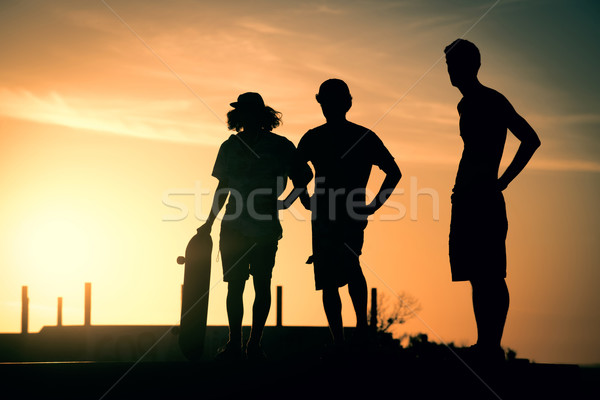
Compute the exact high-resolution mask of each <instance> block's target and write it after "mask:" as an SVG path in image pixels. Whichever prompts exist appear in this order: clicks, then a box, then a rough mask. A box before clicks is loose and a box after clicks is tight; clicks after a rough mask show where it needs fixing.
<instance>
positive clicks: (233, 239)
mask: <svg viewBox="0 0 600 400" xmlns="http://www.w3.org/2000/svg"><path fill="white" fill-rule="evenodd" d="M277 242H278V240H277V239H271V238H256V237H250V236H245V235H243V234H242V233H240V232H239V231H236V230H234V229H221V238H220V241H219V249H220V250H221V261H222V264H223V280H224V281H225V282H231V281H245V280H247V279H248V277H249V276H250V275H252V276H253V277H254V278H255V279H271V277H272V273H273V267H274V266H275V253H277Z"/></svg>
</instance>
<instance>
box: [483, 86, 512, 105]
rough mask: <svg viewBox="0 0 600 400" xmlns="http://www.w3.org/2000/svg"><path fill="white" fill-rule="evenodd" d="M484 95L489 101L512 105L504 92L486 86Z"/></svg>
mask: <svg viewBox="0 0 600 400" xmlns="http://www.w3.org/2000/svg"><path fill="white" fill-rule="evenodd" d="M482 95H483V96H484V98H485V100H486V101H488V102H492V103H495V104H498V105H510V102H509V101H508V99H507V98H506V97H505V96H504V95H503V94H502V93H500V92H499V91H497V90H495V89H492V88H488V87H486V88H484V89H483V90H482Z"/></svg>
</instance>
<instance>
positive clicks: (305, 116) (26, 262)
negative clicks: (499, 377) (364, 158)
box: [0, 0, 600, 363]
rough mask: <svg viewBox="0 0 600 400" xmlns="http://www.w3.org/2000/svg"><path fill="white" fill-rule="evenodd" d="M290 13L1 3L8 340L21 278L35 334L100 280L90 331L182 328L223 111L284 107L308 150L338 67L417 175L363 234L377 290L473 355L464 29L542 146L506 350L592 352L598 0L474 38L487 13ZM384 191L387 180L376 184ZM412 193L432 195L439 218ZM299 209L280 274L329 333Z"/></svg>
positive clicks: (220, 310)
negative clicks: (461, 263) (404, 299)
mask: <svg viewBox="0 0 600 400" xmlns="http://www.w3.org/2000/svg"><path fill="white" fill-rule="evenodd" d="M284 4H286V5H282V4H281V2H268V1H265V2H258V3H255V2H252V6H250V4H246V3H244V2H231V3H227V4H226V5H206V4H199V3H197V2H191V1H190V2H187V1H179V2H175V3H169V6H168V7H166V6H163V5H162V3H161V2H127V4H121V3H120V2H111V1H107V2H68V1H58V2H52V5H51V6H50V5H48V4H47V3H46V2H41V1H30V2H26V3H23V2H16V1H15V2H4V3H3V5H2V6H0V7H1V9H0V22H1V24H0V31H1V32H0V33H1V34H2V37H3V41H2V42H1V43H0V49H1V50H2V54H3V61H2V63H1V64H0V138H1V139H0V140H1V141H2V142H1V143H2V154H1V157H0V163H1V169H0V171H1V172H0V188H1V189H2V192H3V193H4V199H3V202H2V205H1V206H0V217H1V218H2V221H3V224H2V228H1V229H0V239H1V240H0V266H1V267H0V268H1V271H2V280H1V281H0V331H4V332H16V331H18V330H19V329H20V290H21V286H22V285H28V286H29V293H30V305H31V309H30V328H31V330H32V331H37V330H39V329H40V328H41V327H42V326H43V325H50V324H54V323H55V322H56V298H57V297H58V296H62V297H64V317H63V318H64V323H65V324H80V323H82V322H83V288H84V282H87V281H90V282H92V283H93V307H92V322H93V323H94V324H176V323H177V322H178V319H179V307H180V303H179V300H180V297H179V296H180V284H181V282H182V278H183V271H182V268H181V267H180V266H178V265H177V264H176V263H175V259H176V257H177V256H178V255H180V254H182V252H183V251H184V248H185V244H186V243H187V240H188V239H189V238H190V237H191V235H192V234H193V233H194V229H195V228H196V227H197V226H198V225H200V224H201V223H202V222H201V220H202V218H203V217H204V216H205V215H206V212H205V210H206V207H208V205H209V204H210V200H211V198H210V195H206V193H207V192H211V191H212V190H214V188H215V187H216V183H217V182H216V180H215V179H214V178H211V177H210V172H211V168H212V164H213V162H214V159H215V157H216V151H217V148H218V145H219V144H220V143H221V142H222V141H223V140H224V139H225V138H226V137H227V135H228V134H229V132H227V130H226V126H225V124H224V122H223V121H224V120H225V114H226V112H227V111H228V109H229V106H228V104H229V103H230V102H231V101H233V100H234V99H235V98H236V97H237V95H238V94H239V93H242V92H245V91H258V92H260V93H261V94H262V95H263V97H264V98H265V100H266V102H267V103H268V104H269V105H271V106H272V107H274V108H275V109H277V110H279V111H281V112H282V113H283V121H284V124H283V125H282V126H281V127H280V128H278V129H277V130H276V132H277V133H279V134H282V135H285V136H287V137H288V138H290V140H292V141H293V142H294V143H297V142H298V140H299V138H300V137H301V135H302V134H303V133H304V132H305V131H306V130H307V129H309V128H311V127H314V126H316V125H319V124H321V123H322V122H323V117H322V115H321V113H320V109H319V107H318V104H317V103H316V102H315V101H314V93H315V92H316V91H317V89H318V86H319V84H320V83H321V82H322V81H323V80H325V79H327V78H330V77H339V78H342V79H344V80H346V81H347V82H348V84H349V86H350V89H351V91H352V95H353V97H354V107H353V109H352V110H351V111H350V113H349V115H348V117H349V119H351V120H352V121H354V122H356V123H359V124H362V125H365V126H367V127H372V128H373V130H374V131H375V132H377V133H378V135H379V136H380V137H381V138H382V139H383V141H384V142H385V143H386V145H387V146H388V147H389V149H390V151H391V152H392V154H393V155H394V156H395V157H396V159H397V161H398V163H399V165H400V168H401V169H402V171H403V173H404V178H403V180H402V181H401V183H400V185H399V187H398V189H397V194H396V195H394V196H393V197H392V201H394V202H395V203H390V206H391V207H388V208H386V209H385V210H382V212H381V213H380V214H378V215H377V216H376V221H373V222H372V223H371V224H370V226H369V227H368V229H367V232H366V235H367V236H366V242H365V247H364V251H363V254H364V256H363V257H362V260H363V268H364V270H365V275H366V276H367V280H368V284H369V286H370V287H377V288H378V289H379V290H380V292H383V293H386V294H387V295H388V297H390V298H393V296H394V293H400V292H402V291H405V292H408V293H410V294H412V295H413V296H415V297H417V298H418V299H419V300H420V303H421V305H422V310H421V311H420V312H419V313H418V317H417V318H414V319H413V320H411V321H410V322H409V323H407V324H406V325H405V326H404V329H405V330H407V331H409V332H426V333H428V334H429V336H430V337H431V338H432V339H433V340H444V341H454V342H455V343H457V344H471V342H472V341H473V340H474V339H475V326H474V321H473V317H472V311H471V306H470V291H469V287H468V284H459V283H455V284H453V283H451V282H450V272H449V265H448V259H447V235H448V225H449V212H450V208H449V207H450V204H449V194H450V190H451V188H452V185H453V180H454V174H455V172H456V167H457V165H458V160H459V158H460V152H461V149H462V143H461V140H460V138H459V136H458V116H457V113H456V103H457V102H458V101H459V100H460V93H459V92H458V91H457V90H456V89H455V88H453V87H451V86H450V84H449V81H448V77H447V73H446V70H445V63H444V61H443V59H442V60H441V62H439V63H436V62H437V61H439V59H440V57H441V56H442V55H443V53H442V50H443V47H444V46H445V45H447V44H448V43H450V42H451V41H452V40H453V39H455V38H456V37H459V36H461V35H463V34H464V33H465V32H467V31H468V34H467V38H469V39H470V40H472V41H474V42H475V43H476V44H478V45H479V47H480V49H481V51H482V56H483V60H482V62H483V66H482V69H481V72H480V78H481V80H482V82H483V83H484V84H488V85H490V86H492V87H494V88H496V89H497V90H499V91H501V92H502V93H503V94H505V95H506V96H507V97H508V99H509V100H510V101H511V102H512V103H513V105H514V106H515V107H516V108H517V110H518V111H519V112H520V113H521V114H522V115H523V116H525V118H527V119H528V121H529V122H530V123H531V124H532V125H533V127H534V128H535V129H536V130H537V131H538V133H539V135H540V137H541V139H542V143H543V145H542V147H541V148H540V150H539V152H538V153H537V154H536V155H535V157H534V160H533V161H532V163H531V165H530V167H529V168H528V169H527V170H526V171H525V172H524V173H523V175H521V176H520V177H519V178H518V179H517V181H515V182H514V183H513V184H512V185H511V187H509V189H508V190H507V192H506V198H507V203H508V214H509V225H510V228H509V237H508V241H507V245H508V260H509V266H508V268H509V270H508V271H509V272H508V274H509V275H508V280H507V281H508V284H509V287H510V289H511V301H512V303H511V311H510V313H509V318H508V322H507V327H506V331H505V337H504V342H503V343H504V345H505V346H507V347H511V348H513V349H515V350H516V351H517V353H518V354H519V355H520V356H523V357H527V358H532V359H534V360H536V361H539V362H577V363H592V362H600V346H598V344H597V343H596V341H597V337H598V336H599V335H600V312H599V311H598V309H597V305H598V303H599V300H600V295H599V294H598V291H597V289H596V284H597V282H598V281H599V278H600V272H598V269H597V265H599V264H600V263H599V261H600V254H599V252H598V249H597V243H598V239H599V237H600V229H599V226H600V219H599V217H598V213H596V212H595V211H594V210H595V206H596V204H597V203H598V199H599V194H600V193H599V187H600V186H599V185H598V183H599V179H598V178H599V172H600V162H599V160H598V150H599V149H600V146H599V142H598V138H597V135H596V132H597V131H598V128H599V127H600V126H599V125H600V116H599V115H598V113H597V110H598V109H599V108H598V106H599V105H600V104H599V103H600V101H599V98H598V94H597V93H598V90H597V89H598V81H597V78H593V77H594V76H595V75H592V72H593V71H592V67H591V65H593V64H594V63H593V61H594V60H592V58H593V57H592V56H591V55H590V54H592V53H593V52H592V51H591V49H592V47H590V46H595V47H593V48H595V49H596V50H597V44H595V43H592V39H591V38H594V37H598V32H597V31H598V28H597V27H595V24H594V18H595V17H594V16H596V17H597V16H598V8H597V6H595V5H588V3H585V2H582V3H581V5H580V6H579V7H577V8H576V7H572V8H567V6H566V5H565V4H563V3H559V2H556V3H555V2H549V3H544V7H542V5H541V4H538V3H537V2H516V1H508V0H506V1H501V2H500V3H498V4H497V5H496V6H495V7H493V8H492V9H491V10H490V11H489V13H487V14H486V15H485V17H484V18H482V19H481V20H480V21H479V22H478V23H477V24H476V25H475V26H473V25H474V24H475V23H476V22H477V21H478V20H479V18H480V17H481V16H482V15H484V13H486V11H487V10H488V9H489V8H490V6H492V4H493V2H489V4H487V5H480V4H479V2H469V1H462V2H457V3H456V4H455V5H454V7H453V8H450V7H449V6H448V4H447V3H446V2H441V1H440V2H436V1H434V2H431V3H428V4H427V5H424V4H423V3H422V2H415V3H411V2H384V1H374V2H369V3H368V6H367V5H366V3H362V2H302V3H301V4H294V3H292V2H290V3H284ZM473 4H478V5H473ZM548 4H549V5H548ZM589 4H592V3H589ZM531 24H535V26H533V27H532V26H531ZM558 25H560V26H561V29H560V30H557V29H555V27H556V26H558ZM471 28H472V29H471ZM525 32H527V34H525ZM596 54H597V51H596ZM585 60H589V61H588V62H584V61H585ZM596 61H597V60H596ZM593 79H595V81H594V80H593ZM515 144H516V143H515V140H514V138H512V139H510V141H509V145H508V147H507V154H506V156H505V160H506V158H508V157H509V156H510V155H511V154H513V152H514V150H515ZM380 180H381V175H380V173H379V171H375V172H374V174H373V177H372V181H371V182H370V186H371V187H373V188H376V186H377V183H378V182H380ZM411 182H412V185H411ZM419 191H421V192H424V191H426V192H427V191H428V192H433V193H435V194H437V196H439V197H437V199H439V219H438V220H435V218H434V214H435V212H434V211H436V208H435V207H434V204H433V201H432V197H431V196H429V195H427V194H421V195H419V196H416V195H417V193H419ZM194 193H196V195H194ZM415 196H416V197H415ZM415 198H416V202H415ZM165 202H166V204H165ZM174 203H178V204H182V205H184V206H185V208H186V209H187V213H183V214H182V213H181V211H180V210H179V209H178V208H173V207H169V206H168V204H171V205H174ZM417 208H418V209H417ZM403 210H405V211H406V212H405V215H402V211H403ZM411 212H412V213H415V212H417V218H411ZM384 216H385V217H386V218H384ZM306 218H308V214H307V213H306V212H305V211H303V210H300V207H299V204H297V205H296V208H295V209H294V210H291V211H286V212H283V213H282V219H283V227H284V238H283V239H282V241H281V242H280V247H279V252H278V256H277V266H276V269H275V272H274V278H273V284H274V286H275V285H283V286H284V323H285V324H288V325H325V324H326V321H325V317H324V315H323V311H322V305H321V302H320V293H318V292H315V291H314V288H313V287H314V284H313V276H312V270H311V268H310V267H309V266H307V265H305V264H304V261H305V259H306V257H307V256H308V255H309V254H310V236H309V232H310V230H309V223H308V221H306V220H304V221H303V220H302V219H306ZM386 219H387V220H386ZM213 239H214V240H215V242H216V241H217V240H218V226H215V229H214V231H213ZM216 256H217V255H216V252H215V254H214V258H216ZM220 268H221V267H220V263H218V262H215V265H214V268H213V279H212V281H213V282H212V285H213V286H214V289H213V291H212V292H211V305H210V314H209V323H211V324H225V323H226V315H225V312H224V310H225V307H224V298H225V285H223V284H220V283H219V281H220V277H221V274H220V270H221V269H220ZM344 296H345V297H344V311H345V314H344V316H345V322H346V324H347V325H352V324H353V323H354V319H353V317H352V312H351V305H350V302H349V298H348V296H347V293H344ZM246 300H247V302H248V304H250V302H251V300H252V293H251V290H249V291H248V293H247V296H246ZM246 309H248V310H249V309H250V307H246ZM249 317H250V316H249V315H248V316H247V319H246V321H248V322H249V321H250V319H249ZM273 322H274V313H272V315H271V316H270V319H269V323H273Z"/></svg>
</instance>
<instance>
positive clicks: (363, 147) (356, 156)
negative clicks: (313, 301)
mask: <svg viewBox="0 0 600 400" xmlns="http://www.w3.org/2000/svg"><path fill="white" fill-rule="evenodd" d="M316 99H317V102H318V103H319V104H320V105H321V109H322V111H323V115H324V116H325V119H326V123H325V124H324V125H321V126H319V127H317V128H314V129H311V130H309V131H308V132H307V133H306V134H304V136H303V137H302V139H301V140H300V142H299V143H298V152H299V154H300V157H301V159H302V161H306V162H308V161H310V162H311V163H312V165H313V167H314V170H315V190H314V193H313V195H312V197H309V195H308V192H307V191H304V192H302V193H301V194H300V199H301V202H302V204H303V205H304V206H305V207H306V208H307V209H310V210H311V211H312V213H311V214H312V218H311V219H312V247H313V255H312V256H311V257H310V258H309V261H308V263H311V262H312V263H313V264H314V275H315V287H316V289H317V290H322V291H323V307H324V310H325V314H326V317H327V321H328V323H329V328H330V330H331V334H332V337H333V343H334V349H337V350H336V351H338V350H341V349H342V348H343V347H342V345H343V343H344V333H343V321H342V313H341V312H342V303H341V299H340V294H339V288H340V287H343V286H345V285H346V284H347V285H348V291H349V294H350V297H351V299H352V304H353V307H354V311H355V313H356V331H355V335H354V337H353V341H354V342H356V343H358V344H360V343H361V342H362V343H366V341H367V329H368V326H367V283H366V280H365V277H364V275H363V272H362V269H361V266H360V262H359V256H360V254H361V252H362V246H363V239H364V229H365V227H366V226H367V217H368V216H369V215H371V214H373V213H375V211H377V210H378V209H379V208H380V207H381V206H382V205H383V204H384V202H385V201H386V200H387V198H388V197H389V196H390V195H391V193H392V191H393V189H394V188H395V187H396V185H397V184H398V182H399V181H400V178H401V173H400V169H399V168H398V166H397V164H396V162H395V161H394V157H393V156H392V155H391V154H390V152H389V151H388V150H387V148H386V147H385V146H384V144H383V142H382V141H381V140H380V139H379V137H378V136H377V135H376V134H375V133H374V132H372V131H370V130H369V129H367V128H364V127H362V126H360V125H357V124H354V123H352V122H350V121H348V120H347V119H346V113H347V112H348V110H350V107H351V106H352V96H351V95H350V90H349V88H348V85H347V84H346V83H345V82H344V81H342V80H339V79H329V80H327V81H325V82H323V83H322V84H321V86H320V88H319V93H318V94H317V95H316ZM373 165H376V166H378V167H379V168H381V169H382V170H383V171H384V172H385V174H386V177H385V180H384V182H383V183H382V185H381V188H380V190H379V192H378V193H377V195H376V196H375V198H374V200H373V201H372V202H371V203H369V204H366V198H365V188H366V185H367V181H368V179H369V175H370V173H371V168H372V166H373Z"/></svg>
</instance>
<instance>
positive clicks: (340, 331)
mask: <svg viewBox="0 0 600 400" xmlns="http://www.w3.org/2000/svg"><path fill="white" fill-rule="evenodd" d="M323 308H324V309H325V315H326V316H327V322H329V329H330V330H331V335H332V336H333V343H334V344H343V343H344V325H343V322H342V299H341V298H340V293H339V291H338V288H337V287H335V288H325V289H323Z"/></svg>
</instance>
